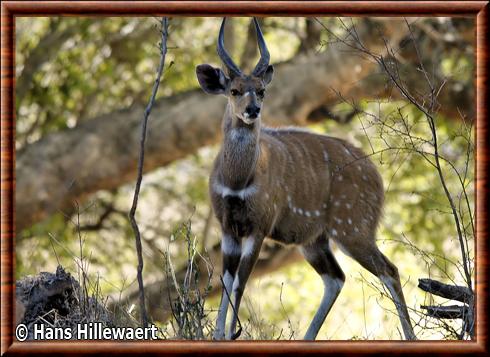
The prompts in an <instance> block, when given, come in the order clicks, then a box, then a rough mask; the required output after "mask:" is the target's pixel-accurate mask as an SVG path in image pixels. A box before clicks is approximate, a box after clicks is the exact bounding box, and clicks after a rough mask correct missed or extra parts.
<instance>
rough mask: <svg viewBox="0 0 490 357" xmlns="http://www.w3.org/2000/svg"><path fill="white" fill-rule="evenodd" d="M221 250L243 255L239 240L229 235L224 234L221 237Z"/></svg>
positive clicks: (225, 252)
mask: <svg viewBox="0 0 490 357" xmlns="http://www.w3.org/2000/svg"><path fill="white" fill-rule="evenodd" d="M221 251H222V252H223V253H224V254H226V255H234V256H239V255H241V252H242V248H241V245H240V243H239V242H237V241H236V240H235V239H233V237H230V236H229V235H226V234H225V235H224V236H223V238H222V239H221Z"/></svg>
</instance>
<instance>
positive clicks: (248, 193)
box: [213, 182, 257, 200]
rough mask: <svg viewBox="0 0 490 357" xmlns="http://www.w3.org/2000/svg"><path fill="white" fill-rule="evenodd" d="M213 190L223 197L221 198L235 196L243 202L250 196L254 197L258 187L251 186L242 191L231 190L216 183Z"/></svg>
mask: <svg viewBox="0 0 490 357" xmlns="http://www.w3.org/2000/svg"><path fill="white" fill-rule="evenodd" d="M213 190H214V192H216V193H217V194H219V195H221V197H223V198H225V197H226V196H234V197H240V198H241V199H242V200H243V199H245V198H246V197H248V196H251V195H253V194H254V193H256V192H257V186H255V185H250V186H248V187H245V188H244V189H241V190H232V189H231V188H229V187H227V186H225V185H223V184H221V183H219V182H215V183H214V184H213Z"/></svg>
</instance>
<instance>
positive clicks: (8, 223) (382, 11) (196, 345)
mask: <svg viewBox="0 0 490 357" xmlns="http://www.w3.org/2000/svg"><path fill="white" fill-rule="evenodd" d="M488 4H489V3H488V1H311V2H303V1H226V2H223V1H165V2H164V1H161V2H158V1H137V2H136V1H135V2H125V1H108V2H91V1H43V2H35V1H4V2H2V4H1V22H2V24H1V353H2V354H4V353H8V354H9V355H10V354H26V353H36V354H52V353H62V354H70V355H75V354H85V353H103V354H120V353H122V354H133V353H142V352H143V353H151V354H165V355H177V354H187V353H189V354H190V353H197V354H207V355H212V354H229V353H247V354H261V355H264V354H320V353H322V354H323V353H334V354H339V353H341V354H361V353H362V354H364V353H376V354H378V353H380V354H390V355H393V354H409V353H410V354H411V353H431V354H438V355H449V354H460V353H471V354H477V355H486V354H488V353H489V351H490V349H489V340H488V320H487V314H486V312H487V311H488V302H489V299H490V297H489V286H488V279H489V278H490V276H489V266H490V265H489V263H490V258H489V244H488V236H487V232H488V221H487V209H486V208H485V207H487V206H486V204H487V201H488V182H487V163H488V160H489V153H488V145H489V144H488V142H487V141H486V140H485V138H486V137H487V136H488V121H487V120H488V117H487V108H486V104H485V103H487V102H486V98H488V95H487V94H488V92H487V91H488V89H487V84H488V74H487V69H488V61H489V57H488V45H487V42H488V38H487V37H488V13H489V11H488V6H489V5H488ZM225 14H226V15H231V16H233V15H237V16H252V15H257V16H272V15H274V16H313V15H318V16H329V15H341V16H366V15H368V16H471V17H474V18H476V103H475V104H476V108H477V117H476V227H477V228H476V232H477V238H476V243H475V244H476V247H475V251H476V273H475V282H476V283H475V285H476V290H477V294H476V295H477V300H476V315H477V318H476V327H475V328H476V339H475V340H474V341H416V342H403V341H352V342H350V341H317V342H307V341H270V342H265V341H231V342H230V341H228V342H225V341H224V342H221V341H220V342H211V341H181V342H179V341H152V342H109V341H100V342H93V341H92V342H88V341H87V342H78V341H74V342H71V341H68V342H17V341H15V338H14V326H13V318H14V292H15V278H14V271H15V269H14V264H15V261H14V249H15V242H14V237H15V229H14V225H15V205H14V194H15V139H14V138H15V110H14V85H15V57H14V55H15V48H14V45H15V37H14V36H15V17H16V16H49V15H66V16H78V15H95V16H109V15H111V16H122V15H128V16H136V15H152V16H155V15H168V16H196V15H199V16H222V15H225Z"/></svg>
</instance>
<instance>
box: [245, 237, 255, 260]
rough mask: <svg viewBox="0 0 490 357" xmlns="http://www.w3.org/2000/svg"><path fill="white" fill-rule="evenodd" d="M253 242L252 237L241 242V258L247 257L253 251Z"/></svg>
mask: <svg viewBox="0 0 490 357" xmlns="http://www.w3.org/2000/svg"><path fill="white" fill-rule="evenodd" d="M254 244H255V240H254V238H253V237H248V238H246V239H245V240H244V241H243V251H242V256H245V257H249V256H251V255H252V253H253V251H254Z"/></svg>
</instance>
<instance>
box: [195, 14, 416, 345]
mask: <svg viewBox="0 0 490 357" xmlns="http://www.w3.org/2000/svg"><path fill="white" fill-rule="evenodd" d="M253 21H254V23H255V29H256V34H257V42H258V47H259V51H260V59H259V61H258V63H257V65H256V67H255V69H254V70H253V71H252V73H251V74H250V75H248V74H244V73H242V71H241V70H240V68H239V67H238V66H237V65H236V64H235V63H234V62H233V60H232V58H231V57H230V55H229V54H228V53H227V51H226V49H225V47H224V28H225V22H226V18H224V19H223V22H222V24H221V28H220V31H219V36H218V45H217V51H218V55H219V57H220V58H221V61H222V62H223V64H224V69H225V71H226V72H225V71H223V70H222V69H220V68H216V67H212V66H210V65H209V64H201V65H199V66H197V67H196V74H197V79H198V81H199V84H200V86H201V87H202V89H203V90H204V91H205V92H206V93H209V94H222V95H225V96H226V97H227V98H228V105H227V106H226V110H225V114H224V118H223V123H222V130H223V142H222V145H221V150H220V151H219V154H218V156H217V158H216V160H215V163H214V167H213V170H212V173H211V176H210V179H209V190H210V196H211V201H212V206H213V209H214V213H215V215H216V217H217V219H218V221H219V223H220V225H221V229H222V240H221V248H222V254H223V280H222V281H223V292H222V296H221V303H220V307H219V311H218V317H217V322H216V329H215V332H214V335H213V338H214V339H224V338H225V337H226V338H227V339H234V338H236V337H238V336H235V330H236V324H237V314H238V310H239V307H240V301H241V299H242V295H243V292H244V289H245V285H246V283H247V280H248V278H249V276H250V273H251V271H252V269H253V266H254V264H255V262H256V261H257V258H258V256H259V251H260V248H261V245H262V242H263V241H264V238H266V237H268V238H271V239H273V240H275V241H278V242H280V243H283V244H294V245H297V246H299V249H300V250H301V252H302V254H303V256H304V258H305V259H306V261H307V262H308V263H309V264H310V265H311V266H312V267H313V268H314V269H315V270H316V272H317V273H318V274H320V276H321V278H322V280H323V285H324V288H323V297H322V300H321V303H320V307H319V308H318V310H317V312H316V313H315V315H314V317H313V320H312V322H311V324H310V326H309V328H308V330H307V332H306V335H305V336H304V338H305V339H307V340H313V339H315V338H316V336H317V334H318V331H319V330H320V327H321V326H322V324H323V322H324V320H325V318H326V316H327V313H328V312H329V310H330V308H331V307H332V305H333V303H334V302H335V300H336V299H337V296H338V295H339V293H340V290H341V289H342V286H343V284H344V280H345V276H344V273H343V272H342V269H341V268H340V266H339V264H338V263H337V261H336V260H335V257H334V256H333V254H332V251H331V248H330V245H329V241H330V240H333V241H335V243H336V244H337V245H338V246H339V247H340V249H341V250H343V251H344V252H345V253H346V254H348V255H349V256H351V257H352V258H353V259H355V260H356V261H357V262H359V263H360V264H361V265H362V266H363V267H364V268H366V269H367V270H368V271H370V272H371V273H373V274H374V275H375V276H377V277H378V278H379V279H380V280H381V281H382V283H383V284H384V285H385V286H386V287H387V289H388V290H389V292H390V294H391V296H392V298H393V301H394V303H395V305H396V308H397V312H398V316H399V318H400V321H401V325H402V328H403V332H404V334H405V337H406V338H407V339H415V335H414V332H413V329H412V326H411V323H410V317H409V314H408V311H407V308H406V303H405V298H404V296H403V292H402V287H401V284H400V278H399V275H398V270H397V268H396V267H395V265H393V263H391V262H390V261H389V260H388V258H386V256H384V255H383V254H382V253H381V252H380V251H379V249H378V247H377V246H376V242H375V236H376V227H377V225H378V222H379V219H380V215H381V210H382V206H383V199H384V190H383V182H382V179H381V176H380V174H379V173H378V171H377V169H376V167H375V165H374V164H373V163H372V162H371V161H370V160H369V159H368V157H367V156H366V155H365V154H364V153H363V152H362V151H361V150H360V149H358V148H356V147H354V146H353V145H351V144H350V143H348V142H347V141H345V140H342V139H339V138H334V137H329V136H325V135H319V134H315V133H312V132H309V131H307V130H302V129H294V128H284V129H272V128H267V127H265V126H263V125H262V123H261V113H262V105H263V101H264V97H265V88H266V86H267V85H268V84H269V83H270V82H271V80H272V77H273V72H274V70H273V67H272V65H270V64H269V60H270V55H269V52H268V50H267V46H266V43H265V40H264V38H263V35H262V32H261V29H260V26H259V24H258V22H257V20H256V19H255V18H254V19H253ZM305 90H308V88H305ZM230 299H233V300H232V303H233V306H234V311H233V313H232V319H231V323H230V326H229V329H228V331H227V333H226V335H225V325H226V316H227V311H228V307H229V304H230Z"/></svg>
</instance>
